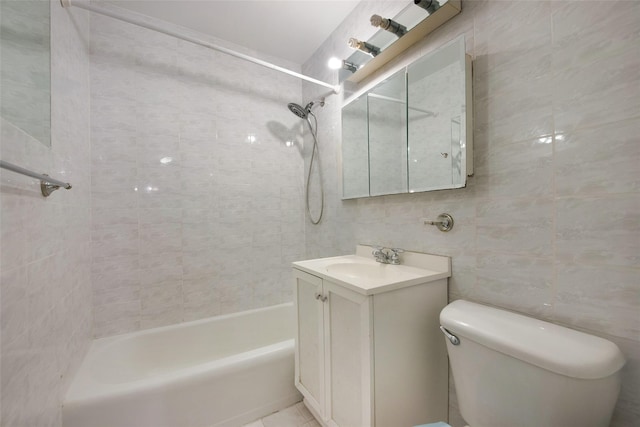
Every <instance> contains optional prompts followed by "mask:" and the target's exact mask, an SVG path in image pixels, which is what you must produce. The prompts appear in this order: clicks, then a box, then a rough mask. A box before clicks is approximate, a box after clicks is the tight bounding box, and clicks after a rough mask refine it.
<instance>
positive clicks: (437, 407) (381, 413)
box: [293, 245, 451, 427]
mask: <svg viewBox="0 0 640 427" xmlns="http://www.w3.org/2000/svg"><path fill="white" fill-rule="evenodd" d="M371 253H372V248H371V247H369V246H362V245H359V246H358V247H357V249H356V254H355V255H347V256H340V257H332V258H321V259H315V260H308V261H299V262H294V263H293V275H294V285H295V303H296V315H297V331H296V347H295V385H296V387H297V388H298V390H299V391H300V392H301V393H302V394H303V396H304V402H305V404H306V406H307V407H308V408H309V410H310V411H311V412H312V413H313V414H314V416H315V417H316V418H317V419H318V421H320V422H321V423H322V424H324V425H325V426H340V427H353V426H376V427H399V426H413V425H418V424H423V423H427V422H435V421H444V420H446V419H447V411H448V410H447V406H448V393H447V382H448V365H447V353H446V348H445V342H444V340H443V339H442V333H441V332H440V330H439V320H438V316H439V313H440V311H441V310H442V308H444V306H445V305H446V304H447V278H448V277H450V276H451V263H450V259H449V258H448V257H443V256H438V255H429V254H422V253H417V252H408V251H407V252H404V253H402V254H401V257H400V260H401V265H390V264H382V263H379V262H376V261H375V260H374V258H373V256H372V254H371Z"/></svg>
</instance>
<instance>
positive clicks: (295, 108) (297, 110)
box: [287, 102, 311, 119]
mask: <svg viewBox="0 0 640 427" xmlns="http://www.w3.org/2000/svg"><path fill="white" fill-rule="evenodd" d="M287 107H289V110H290V111H291V112H292V113H293V114H295V115H296V116H298V117H300V118H301V119H306V118H307V115H308V114H309V111H311V110H310V109H309V111H307V109H306V108H302V106H300V105H298V104H295V103H293V102H290V103H289V105H287Z"/></svg>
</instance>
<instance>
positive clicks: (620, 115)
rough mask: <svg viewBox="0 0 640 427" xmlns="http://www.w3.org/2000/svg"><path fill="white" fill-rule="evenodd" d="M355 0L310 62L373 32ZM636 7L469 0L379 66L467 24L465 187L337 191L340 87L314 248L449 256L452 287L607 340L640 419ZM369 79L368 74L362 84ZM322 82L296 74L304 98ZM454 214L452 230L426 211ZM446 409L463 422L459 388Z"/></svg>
mask: <svg viewBox="0 0 640 427" xmlns="http://www.w3.org/2000/svg"><path fill="white" fill-rule="evenodd" d="M396 3H397V2H393V1H378V2H362V3H361V4H360V5H359V6H358V7H357V8H356V9H355V11H354V12H353V13H352V14H351V15H350V16H349V17H348V18H347V19H346V20H345V21H344V22H343V23H342V25H341V26H340V27H339V28H338V29H337V30H336V31H335V32H334V34H333V35H332V36H331V37H330V38H329V39H328V40H327V41H326V42H325V43H324V45H323V46H321V48H320V49H319V50H318V51H317V52H316V53H315V54H314V56H313V57H312V59H310V60H309V61H308V62H307V63H306V64H305V65H304V66H303V70H304V72H305V73H308V74H310V75H313V76H315V77H317V78H323V79H325V80H331V79H334V80H335V79H336V76H335V74H332V72H331V71H329V70H327V68H326V66H325V64H326V60H327V59H328V58H329V57H330V56H332V55H337V56H342V57H347V56H348V54H349V52H348V49H347V48H346V47H345V45H346V40H347V39H348V38H349V37H351V36H357V37H361V38H366V37H367V35H368V34H369V32H370V31H371V29H370V25H369V22H368V21H369V19H368V18H369V16H370V15H371V14H372V13H382V14H388V15H389V16H393V15H394V13H395V9H394V8H395V7H397V5H396ZM639 28H640V3H638V2H631V1H611V2H606V3H605V4H603V6H602V8H600V7H598V8H594V7H585V3H584V2H579V1H576V2H570V1H553V2H545V1H535V2H519V1H512V2H511V1H463V12H462V14H461V15H458V16H456V17H455V18H453V19H452V20H451V21H450V22H449V23H447V24H445V25H444V26H443V27H441V28H440V29H438V30H437V31H436V32H434V33H432V34H431V35H429V36H427V37H426V38H425V39H424V40H423V41H422V42H420V43H419V45H418V46H416V47H415V48H413V49H412V50H411V51H409V52H407V53H406V54H405V55H404V57H403V58H401V59H400V60H398V61H397V62H396V63H395V64H392V65H390V66H388V67H386V68H385V69H384V70H382V71H381V72H380V73H378V75H390V74H391V73H392V72H393V71H394V69H399V68H400V67H401V66H402V65H404V64H406V63H407V62H408V61H409V60H410V59H411V58H413V57H416V56H418V55H420V54H421V53H426V52H430V51H432V50H434V49H436V48H438V47H439V46H441V45H443V44H444V43H446V42H447V41H449V40H451V39H453V38H454V37H456V36H458V35H459V34H464V35H465V38H466V42H467V52H468V53H469V54H471V55H472V57H473V60H474V82H473V83H474V113H475V127H474V138H475V145H476V152H475V162H476V168H475V172H476V173H475V176H474V177H472V178H471V179H470V182H469V185H468V187H467V188H466V189H463V190H452V191H441V192H435V193H424V194H412V195H396V196H386V197H376V198H370V199H360V200H350V201H341V190H340V189H341V183H340V182H339V180H338V179H337V178H336V177H337V176H339V171H338V170H337V167H338V165H339V162H338V159H339V155H340V137H339V129H340V127H339V123H340V102H341V100H340V99H339V97H330V98H328V103H327V107H325V108H324V109H323V110H322V111H320V112H319V122H320V135H319V137H320V142H321V152H322V162H323V166H324V168H325V169H324V178H325V188H326V190H327V194H326V198H327V205H328V208H329V209H328V210H327V212H326V217H325V220H324V221H323V223H322V225H321V226H319V227H311V226H308V227H306V242H307V252H308V256H310V257H316V256H329V255H337V254H340V253H349V252H352V251H353V248H354V247H355V245H356V244H357V243H375V244H383V245H388V246H399V247H404V248H407V249H412V250H418V251H425V252H433V253H439V254H444V255H450V256H451V257H452V262H453V277H452V278H451V280H450V287H449V292H450V298H451V299H456V298H467V299H471V300H476V301H480V302H485V303H489V304H493V305H496V306H501V307H505V308H508V309H513V310H517V311H520V312H523V313H526V314H529V315H532V316H536V317H539V318H544V319H547V320H551V321H553V322H557V323H561V324H564V325H568V326H570V327H574V328H577V329H582V330H585V331H587V332H589V333H593V334H596V335H600V336H604V337H605V338H608V339H610V340H612V341H614V342H616V343H617V344H618V345H619V346H620V348H621V349H622V351H623V352H624V353H625V355H626V357H627V359H628V363H627V366H626V367H625V369H624V372H623V373H624V381H623V386H622V393H621V396H620V399H619V401H618V405H617V408H616V412H615V414H614V420H613V423H612V426H616V427H618V426H620V427H621V426H629V425H633V424H634V423H636V422H637V420H638V419H640V403H639V402H640V381H639V376H638V375H639V371H640V360H639V358H640V356H639V355H640V317H639V316H638V312H639V309H640V307H639V302H638V301H639V300H638V295H639V294H640V260H639V257H638V254H639V253H640V247H639V246H638V242H640V225H639V224H640V215H639V214H638V212H640V192H639V187H638V181H639V180H640V169H639V168H638V164H640V140H639V137H638V132H637V129H638V127H639V125H640V72H639V71H638V70H640V68H639V67H638V61H639V60H640V55H638V45H640V32H639V31H638V29H639ZM365 84H366V83H365ZM318 93H319V91H318V89H317V88H315V87H312V86H311V85H307V84H304V85H303V95H304V98H313V97H314V96H316V95H317V94H318ZM441 212H449V213H450V214H452V215H453V217H454V218H455V221H456V225H455V227H454V229H453V230H452V231H451V232H449V233H440V232H439V231H437V230H436V229H435V228H433V227H428V226H423V225H422V224H421V222H420V218H422V217H435V216H437V215H438V214H439V213H441ZM450 412H451V416H450V420H451V422H452V423H453V425H455V426H463V425H464V424H463V421H462V419H461V417H460V415H459V413H458V412H457V400H456V399H455V391H453V390H452V395H451V411H450Z"/></svg>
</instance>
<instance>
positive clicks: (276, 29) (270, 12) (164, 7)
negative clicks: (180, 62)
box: [105, 0, 359, 64]
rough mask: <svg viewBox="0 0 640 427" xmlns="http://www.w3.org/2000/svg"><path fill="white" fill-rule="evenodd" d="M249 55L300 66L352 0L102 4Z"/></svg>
mask: <svg viewBox="0 0 640 427" xmlns="http://www.w3.org/2000/svg"><path fill="white" fill-rule="evenodd" d="M105 3H110V4H114V5H116V6H119V7H123V8H126V9H130V10H132V11H135V12H138V13H141V14H144V15H147V16H151V17H154V18H158V19H162V20H164V21H167V22H171V23H173V24H177V25H181V26H183V27H187V28H190V29H193V30H196V31H199V32H201V33H204V34H209V35H212V36H214V37H218V38H220V39H223V40H227V41H230V42H232V43H235V44H237V45H240V46H244V47H247V48H249V49H252V50H255V51H259V52H263V53H266V54H268V55H272V56H275V57H278V58H282V59H286V60H288V61H291V62H294V63H296V64H303V63H304V62H305V61H306V60H307V59H309V57H310V56H311V55H312V54H313V53H314V52H315V51H316V49H317V48H318V47H320V45H321V44H322V42H323V41H324V40H326V38H327V37H328V36H329V35H330V34H331V33H332V32H333V30H334V29H335V28H336V27H337V26H338V25H339V24H340V23H341V22H342V21H343V20H344V18H345V17H346V16H347V15H348V14H349V13H350V12H351V11H352V10H353V8H354V7H355V6H356V4H358V3H359V1H354V0H106V1H105Z"/></svg>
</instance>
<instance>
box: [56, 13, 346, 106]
mask: <svg viewBox="0 0 640 427" xmlns="http://www.w3.org/2000/svg"><path fill="white" fill-rule="evenodd" d="M60 3H61V4H62V7H65V8H67V7H78V8H80V9H85V10H88V11H90V12H94V13H97V14H100V15H104V16H108V17H110V18H114V19H117V20H119V21H124V22H127V23H129V24H133V25H137V26H139V27H143V28H146V29H148V30H153V31H157V32H159V33H163V34H166V35H169V36H172V37H175V38H178V39H181V40H184V41H187V42H190V43H194V44H197V45H199V46H203V47H207V48H209V49H213V50H216V51H218V52H222V53H225V54H227V55H231V56H234V57H236V58H240V59H243V60H245V61H249V62H253V63H254V64H257V65H261V66H263V67H266V68H270V69H272V70H275V71H279V72H281V73H285V74H288V75H290V76H293V77H297V78H299V79H302V80H306V81H308V82H311V83H314V84H317V85H320V86H324V87H328V88H329V89H331V90H332V91H333V92H334V93H336V94H337V93H340V86H339V85H332V84H330V83H325V82H323V81H321V80H317V79H314V78H313V77H309V76H305V75H304V74H300V73H296V72H295V71H291V70H289V69H287V68H284V67H280V66H278V65H275V64H272V63H270V62H267V61H263V60H261V59H258V58H254V57H252V56H249V55H245V54H244V53H240V52H236V51H235V50H231V49H228V48H226V47H222V46H218V45H215V44H213V43H209V42H206V41H204V40H200V39H197V38H195V37H191V36H188V35H185V34H180V33H179V32H177V31H172V30H169V29H165V28H162V27H160V26H158V25H155V24H151V23H148V22H144V21H143V20H141V19H137V18H135V17H131V16H127V15H126V14H123V13H121V12H118V11H115V10H110V9H106V8H103V7H100V6H96V5H95V4H92V3H89V2H76V1H75V0H74V1H73V2H72V1H71V0H60Z"/></svg>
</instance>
